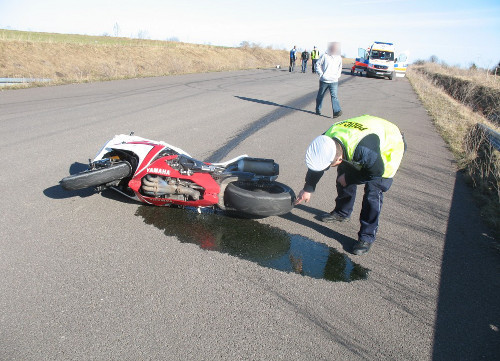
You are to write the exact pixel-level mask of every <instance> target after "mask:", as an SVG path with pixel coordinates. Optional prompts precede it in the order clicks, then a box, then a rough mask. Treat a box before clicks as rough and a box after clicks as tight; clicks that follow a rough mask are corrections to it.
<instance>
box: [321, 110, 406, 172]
mask: <svg viewBox="0 0 500 361" xmlns="http://www.w3.org/2000/svg"><path fill="white" fill-rule="evenodd" d="M370 134H376V135H377V136H378V137H379V139H380V154H381V156H382V161H383V162H384V174H383V175H382V177H383V178H392V177H394V175H395V174H396V171H397V170H398V168H399V165H400V164H401V160H402V159H403V154H404V142H403V137H402V135H401V132H400V130H399V128H398V127H397V126H396V125H394V124H392V123H391V122H389V121H387V120H385V119H382V118H377V117H373V116H371V115H362V116H360V117H356V118H351V119H347V120H344V121H342V122H338V123H335V124H333V125H332V127H331V128H330V129H328V130H327V131H326V133H325V135H327V136H329V137H332V138H333V139H336V140H338V141H339V142H340V143H342V144H343V146H344V150H345V152H346V153H347V154H344V159H345V160H346V161H347V162H349V163H353V164H354V165H355V166H356V164H355V162H353V160H352V159H353V156H354V152H355V150H356V147H357V146H358V144H359V142H360V141H361V140H362V139H363V138H364V137H366V136H367V135H370Z"/></svg>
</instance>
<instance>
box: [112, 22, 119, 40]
mask: <svg viewBox="0 0 500 361" xmlns="http://www.w3.org/2000/svg"><path fill="white" fill-rule="evenodd" d="M113 34H115V36H116V37H118V36H120V25H118V23H115V25H114V26H113Z"/></svg>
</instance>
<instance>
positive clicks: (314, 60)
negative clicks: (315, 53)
mask: <svg viewBox="0 0 500 361" xmlns="http://www.w3.org/2000/svg"><path fill="white" fill-rule="evenodd" d="M317 62H318V59H313V60H312V71H313V73H316V63H317Z"/></svg>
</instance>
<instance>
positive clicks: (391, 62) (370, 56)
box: [353, 41, 408, 80]
mask: <svg viewBox="0 0 500 361" xmlns="http://www.w3.org/2000/svg"><path fill="white" fill-rule="evenodd" d="M394 52H395V48H394V44H393V43H384V42H381V41H375V42H374V43H373V44H372V45H371V46H370V47H369V48H368V49H363V48H359V49H358V56H359V60H358V59H356V64H355V67H354V69H353V71H354V72H360V73H361V72H363V71H365V72H366V76H367V77H371V76H374V77H381V78H389V79H391V80H392V79H393V78H394V76H398V77H401V76H405V73H406V68H407V66H408V55H407V53H402V54H400V55H399V56H398V58H397V59H395V58H394Z"/></svg>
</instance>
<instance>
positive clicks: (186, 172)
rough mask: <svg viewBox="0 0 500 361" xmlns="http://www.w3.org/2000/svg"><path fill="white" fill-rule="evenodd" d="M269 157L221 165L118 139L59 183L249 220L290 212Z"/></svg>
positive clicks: (287, 191)
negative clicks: (219, 211) (207, 209)
mask: <svg viewBox="0 0 500 361" xmlns="http://www.w3.org/2000/svg"><path fill="white" fill-rule="evenodd" d="M278 174H279V166H278V164H277V163H275V162H274V160H272V159H261V158H250V157H248V156H247V155H241V156H239V157H237V158H234V159H231V160H229V161H227V162H225V163H206V162H202V161H199V160H196V159H194V158H193V157H191V156H190V155H189V154H188V153H186V152H184V151H183V150H182V149H179V148H177V147H175V146H172V145H170V144H167V143H165V142H158V141H153V140H149V139H145V138H141V137H138V136H134V135H133V133H132V134H131V135H124V134H121V135H116V136H115V137H114V138H113V139H111V140H110V141H109V142H107V143H106V144H105V145H104V147H103V148H102V149H101V151H100V152H99V153H98V154H97V156H96V157H95V158H94V160H92V161H90V162H89V169H88V170H86V171H84V172H81V173H78V174H74V175H70V176H68V177H66V178H64V179H62V180H61V182H60V183H61V186H62V187H63V188H64V189H66V190H77V189H84V188H89V187H95V188H96V189H97V190H98V191H101V190H104V189H106V188H109V189H112V190H114V191H117V192H119V193H121V194H123V195H124V196H127V197H129V198H132V199H134V200H136V201H139V202H143V203H147V204H152V205H155V206H170V205H177V206H187V207H198V208H202V207H218V208H220V209H222V210H227V211H232V212H238V213H242V214H246V215H250V216H258V217H268V216H273V215H280V214H285V213H288V212H289V211H290V210H291V209H292V207H293V202H294V200H295V194H294V193H293V190H292V189H291V188H290V187H288V186H286V185H285V184H282V183H279V182H276V179H277V177H278Z"/></svg>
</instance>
